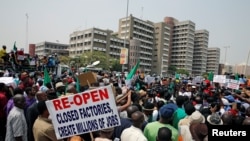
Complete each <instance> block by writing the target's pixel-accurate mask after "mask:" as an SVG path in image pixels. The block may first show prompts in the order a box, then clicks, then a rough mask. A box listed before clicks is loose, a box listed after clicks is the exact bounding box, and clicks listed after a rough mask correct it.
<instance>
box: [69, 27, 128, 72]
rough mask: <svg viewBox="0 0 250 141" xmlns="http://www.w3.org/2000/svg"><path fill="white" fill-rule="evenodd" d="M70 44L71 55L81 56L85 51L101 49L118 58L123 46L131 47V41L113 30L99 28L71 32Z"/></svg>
mask: <svg viewBox="0 0 250 141" xmlns="http://www.w3.org/2000/svg"><path fill="white" fill-rule="evenodd" d="M69 44H70V47H69V54H70V57H76V56H80V55H82V54H83V53H85V52H92V51H100V52H103V53H106V54H107V55H108V56H110V57H111V58H113V59H117V60H119V59H120V52H121V48H124V47H125V48H128V47H129V42H128V41H127V40H123V39H121V38H119V37H117V34H116V33H114V32H113V31H111V30H102V29H99V28H90V29H86V30H83V31H76V32H73V33H71V34H70V43H69ZM92 61H96V60H92ZM127 65H128V64H127ZM127 65H125V66H124V68H125V69H127V68H128V67H127Z"/></svg>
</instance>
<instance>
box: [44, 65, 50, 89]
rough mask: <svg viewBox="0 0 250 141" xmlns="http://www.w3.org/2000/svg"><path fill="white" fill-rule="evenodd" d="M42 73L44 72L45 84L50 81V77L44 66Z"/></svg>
mask: <svg viewBox="0 0 250 141" xmlns="http://www.w3.org/2000/svg"><path fill="white" fill-rule="evenodd" d="M43 73H44V74H43V76H44V80H43V85H44V86H45V85H46V84H48V83H51V79H50V76H49V73H48V71H47V68H44V72H43Z"/></svg>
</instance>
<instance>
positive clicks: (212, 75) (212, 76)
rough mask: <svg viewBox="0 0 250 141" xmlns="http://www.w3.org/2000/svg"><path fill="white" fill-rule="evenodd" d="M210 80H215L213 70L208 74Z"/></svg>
mask: <svg viewBox="0 0 250 141" xmlns="http://www.w3.org/2000/svg"><path fill="white" fill-rule="evenodd" d="M208 80H209V81H213V80H214V73H213V72H209V74H208Z"/></svg>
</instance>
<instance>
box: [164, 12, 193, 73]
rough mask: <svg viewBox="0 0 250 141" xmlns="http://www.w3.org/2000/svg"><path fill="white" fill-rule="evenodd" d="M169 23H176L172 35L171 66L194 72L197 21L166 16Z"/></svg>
mask: <svg viewBox="0 0 250 141" xmlns="http://www.w3.org/2000/svg"><path fill="white" fill-rule="evenodd" d="M164 21H165V22H166V23H167V24H170V25H171V24H174V26H173V27H172V28H173V31H172V32H173V33H172V35H171V36H172V37H171V53H170V54H171V59H170V60H171V63H170V65H171V66H175V67H176V68H177V69H184V70H186V71H188V72H190V73H192V64H193V52H194V38H195V23H194V22H192V21H189V20H188V21H181V22H179V21H178V20H176V19H174V18H172V17H166V18H165V19H164Z"/></svg>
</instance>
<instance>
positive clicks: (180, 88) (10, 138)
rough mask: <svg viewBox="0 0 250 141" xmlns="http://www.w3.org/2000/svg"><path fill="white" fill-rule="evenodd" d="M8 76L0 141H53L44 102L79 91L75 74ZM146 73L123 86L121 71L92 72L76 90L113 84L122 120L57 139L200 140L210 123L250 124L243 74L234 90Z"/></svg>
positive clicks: (0, 94) (1, 90)
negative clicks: (90, 80) (93, 75)
mask: <svg viewBox="0 0 250 141" xmlns="http://www.w3.org/2000/svg"><path fill="white" fill-rule="evenodd" d="M4 73H5V72H4V71H1V72H0V77H4V76H6V74H4ZM8 77H13V78H15V80H18V81H15V83H16V85H14V86H13V85H8V84H5V83H0V127H1V128H0V141H4V140H5V141H56V140H57V139H56V134H55V130H54V128H53V124H52V121H51V118H50V114H49V112H48V109H47V107H46V104H45V101H46V100H52V99H56V98H58V97H62V96H67V95H71V94H77V93H79V91H78V90H77V88H76V77H77V73H75V72H67V71H65V72H64V74H62V75H61V76H60V77H55V76H53V74H50V77H51V80H52V82H51V83H47V84H43V82H44V81H43V78H44V72H43V71H36V72H34V73H33V74H32V75H31V74H30V73H29V72H25V71H23V72H21V73H19V74H8ZM147 78H148V75H146V74H145V73H143V72H137V73H136V74H135V75H134V77H133V79H132V80H131V84H130V85H129V86H128V85H126V81H125V79H126V76H125V75H124V74H121V75H116V73H113V72H97V80H98V81H97V82H96V83H94V84H91V86H81V88H80V92H83V91H86V90H89V89H91V88H97V87H102V86H105V85H112V87H113V88H114V93H115V94H114V95H115V100H116V104H117V110H118V112H119V115H120V122H121V125H120V126H117V127H114V128H108V129H103V130H100V131H96V132H91V133H86V134H82V135H75V136H73V137H69V138H65V139H62V140H64V141H73V140H74V141H83V140H84V141H92V140H95V141H111V140H115V141H119V140H120V141H192V140H194V141H205V140H207V137H208V128H209V126H213V125H249V124H250V106H249V104H250V85H249V83H250V82H249V81H247V80H246V78H245V77H244V76H243V75H242V76H241V81H242V82H243V83H242V84H240V88H239V89H238V90H231V89H229V88H227V87H226V86H224V85H221V84H219V83H214V82H212V81H209V80H208V79H207V78H204V80H202V81H201V82H200V83H195V84H194V83H192V78H188V79H176V78H174V77H173V78H172V77H163V78H160V77H158V78H155V80H154V81H153V82H150V83H149V82H148V80H147ZM232 79H233V77H232Z"/></svg>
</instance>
